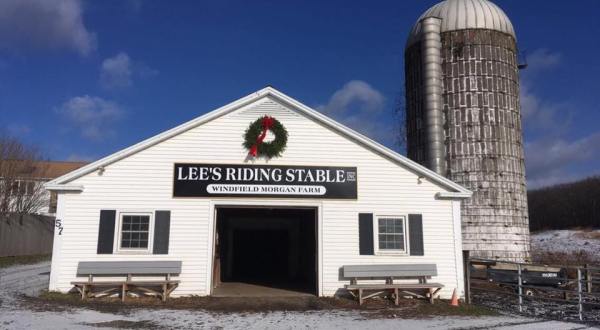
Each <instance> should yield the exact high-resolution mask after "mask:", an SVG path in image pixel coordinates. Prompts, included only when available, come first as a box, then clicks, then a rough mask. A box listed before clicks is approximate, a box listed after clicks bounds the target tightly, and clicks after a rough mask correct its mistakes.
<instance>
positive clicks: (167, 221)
mask: <svg viewBox="0 0 600 330" xmlns="http://www.w3.org/2000/svg"><path fill="white" fill-rule="evenodd" d="M170 230H171V211H156V213H154V247H153V253H154V254H169V232H170Z"/></svg>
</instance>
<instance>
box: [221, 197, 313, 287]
mask: <svg viewBox="0 0 600 330" xmlns="http://www.w3.org/2000/svg"><path fill="white" fill-rule="evenodd" d="M316 219H317V217H316V210H315V209H313V208H295V209H290V208H218V209H217V240H216V245H215V273H214V278H215V284H216V288H217V289H218V288H219V287H220V288H222V289H221V291H220V292H223V291H224V289H223V288H226V287H227V285H228V283H235V286H233V285H230V286H229V289H226V290H234V289H232V288H235V290H238V291H243V290H244V289H247V288H249V287H250V286H246V287H244V286H243V284H251V285H253V286H252V287H254V288H257V287H259V286H260V287H268V288H277V289H283V290H286V292H292V291H293V292H304V293H311V294H316V291H317V282H316V278H317V268H316V265H317V258H316V251H317V249H316V231H317V228H316ZM217 291H218V290H217ZM266 292H272V291H268V290H267V291H266ZM281 292H283V291H281ZM238 294H242V293H238Z"/></svg>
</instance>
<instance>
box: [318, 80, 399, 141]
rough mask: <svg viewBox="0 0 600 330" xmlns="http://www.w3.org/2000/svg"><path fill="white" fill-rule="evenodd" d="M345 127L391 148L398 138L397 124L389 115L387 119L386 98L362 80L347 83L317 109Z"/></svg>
mask: <svg viewBox="0 0 600 330" xmlns="http://www.w3.org/2000/svg"><path fill="white" fill-rule="evenodd" d="M316 109H317V110H319V111H320V112H322V113H324V114H326V115H328V116H331V117H333V118H334V119H336V120H337V121H339V122H341V123H343V124H344V125H346V126H348V127H350V128H352V129H354V130H356V131H358V132H360V133H362V134H364V135H366V136H368V137H370V138H372V139H374V140H376V141H378V142H380V143H383V144H385V145H388V146H391V145H393V144H394V142H395V139H396V137H397V135H398V134H397V131H398V127H397V123H396V121H395V120H394V118H392V114H391V112H390V114H388V115H389V116H388V117H386V116H385V115H386V113H385V112H384V109H385V97H384V96H383V95H382V94H381V92H379V91H378V90H376V89H374V88H373V87H372V86H371V85H369V84H368V83H366V82H364V81H361V80H352V81H349V82H347V83H346V84H345V85H344V86H343V87H342V88H340V89H339V90H337V91H336V92H335V93H333V95H332V96H331V97H330V99H329V101H328V102H327V104H324V105H319V106H317V107H316Z"/></svg>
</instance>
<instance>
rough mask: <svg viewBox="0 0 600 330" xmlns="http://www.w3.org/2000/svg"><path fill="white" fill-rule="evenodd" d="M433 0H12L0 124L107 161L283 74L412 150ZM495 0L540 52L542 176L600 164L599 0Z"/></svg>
mask: <svg viewBox="0 0 600 330" xmlns="http://www.w3.org/2000/svg"><path fill="white" fill-rule="evenodd" d="M434 3H436V1H364V2H358V1H356V2H352V1H312V2H309V1H252V2H249V1H176V2H173V1H158V0H156V1H151V0H149V1H142V0H138V1H135V0H130V1H116V0H113V1H78V0H63V1H50V0H48V1H46V0H2V1H0V130H4V131H6V132H8V133H9V134H11V135H14V136H17V137H19V138H21V139H23V140H24V141H26V142H27V143H31V144H35V145H38V146H39V147H40V148H41V149H42V150H43V151H44V152H45V154H46V156H47V157H48V158H51V159H55V160H67V159H68V160H94V159H98V158H100V157H102V156H104V155H107V154H110V153H112V152H115V151H117V150H119V149H121V148H124V147H126V146H129V145H131V144H133V143H135V142H138V141H140V140H142V139H145V138H147V137H150V136H152V135H154V134H156V133H159V132H161V131H163V130H166V129H169V128H171V127H173V126H175V125H177V124H180V123H182V122H185V121H187V120H190V119H192V118H194V117H196V116H199V115H202V114H203V113H206V112H208V111H210V110H213V109H215V108H217V107H219V106H221V105H224V104H226V103H229V102H231V101H233V100H235V99H237V98H239V97H241V96H245V95H247V94H249V93H251V92H253V91H255V90H258V89H260V88H262V87H264V86H266V85H272V86H274V87H276V88H277V89H279V90H281V91H282V92H284V93H286V94H288V95H290V96H292V97H294V98H296V99H298V100H300V101H301V102H303V103H305V104H307V105H309V106H312V107H315V108H317V109H319V110H320V111H323V112H326V113H327V114H329V115H331V116H333V117H334V118H336V119H338V120H340V121H342V122H344V123H346V124H348V125H349V126H351V127H352V128H354V129H357V130H358V131H361V132H363V133H365V134H367V135H369V136H371V137H372V138H374V139H376V140H378V141H380V142H382V143H383V144H385V145H387V146H389V147H391V148H393V149H395V150H398V151H401V152H403V151H402V150H401V148H400V147H399V146H398V144H397V141H396V135H397V133H396V131H397V126H398V125H397V118H396V115H395V113H394V109H395V105H396V104H397V102H398V101H401V100H402V99H403V96H402V95H403V88H404V84H403V76H404V64H403V50H404V43H405V40H406V36H407V34H408V31H409V30H410V28H411V26H412V25H413V23H414V22H415V20H416V19H417V17H418V16H419V15H420V14H421V13H422V12H423V11H424V10H426V9H427V8H428V7H430V6H431V5H432V4H434ZM495 3H496V4H498V5H499V6H500V7H501V8H503V9H504V10H505V12H506V13H507V14H508V15H509V17H510V18H511V20H512V22H513V25H514V26H515V29H516V31H517V37H518V45H519V47H520V49H521V50H524V51H526V53H527V54H528V62H529V68H528V69H527V70H525V71H523V72H522V75H521V82H522V105H523V117H524V125H525V143H526V162H527V177H528V182H529V186H530V187H540V186H544V185H548V184H553V183H558V182H566V181H572V180H575V179H578V178H582V177H585V176H588V175H592V174H600V128H599V125H598V124H599V123H600V83H599V82H598V78H597V77H600V61H598V57H599V56H600V42H598V41H597V40H598V36H599V35H600V20H598V19H597V13H598V12H599V11H600V1H597V0H579V1H572V2H569V3H567V2H565V1H558V0H556V1H548V0H531V1H522V0H497V1H495ZM240 134H241V133H240Z"/></svg>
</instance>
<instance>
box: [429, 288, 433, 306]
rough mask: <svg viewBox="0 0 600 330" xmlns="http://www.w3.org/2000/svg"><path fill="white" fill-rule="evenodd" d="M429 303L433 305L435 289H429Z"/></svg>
mask: <svg viewBox="0 0 600 330" xmlns="http://www.w3.org/2000/svg"><path fill="white" fill-rule="evenodd" d="M429 302H430V303H431V304H433V289H431V288H430V289H429Z"/></svg>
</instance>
